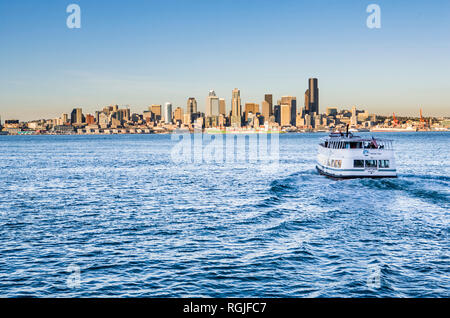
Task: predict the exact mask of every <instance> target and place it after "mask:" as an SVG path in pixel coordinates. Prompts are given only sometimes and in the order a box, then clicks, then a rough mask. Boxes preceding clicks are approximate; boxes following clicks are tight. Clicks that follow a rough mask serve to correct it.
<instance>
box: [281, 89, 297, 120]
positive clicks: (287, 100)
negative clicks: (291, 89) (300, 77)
mask: <svg viewBox="0 0 450 318" xmlns="http://www.w3.org/2000/svg"><path fill="white" fill-rule="evenodd" d="M280 105H289V111H290V112H291V115H290V125H292V126H295V118H296V116H297V98H296V97H294V96H283V97H281V100H280Z"/></svg>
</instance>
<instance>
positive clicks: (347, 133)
mask: <svg viewBox="0 0 450 318" xmlns="http://www.w3.org/2000/svg"><path fill="white" fill-rule="evenodd" d="M348 126H349V124H347V131H346V134H347V138H348Z"/></svg>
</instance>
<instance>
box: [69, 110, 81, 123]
mask: <svg viewBox="0 0 450 318" xmlns="http://www.w3.org/2000/svg"><path fill="white" fill-rule="evenodd" d="M70 123H71V124H72V125H73V124H75V125H81V124H82V123H83V110H82V109H81V108H74V109H73V110H72V113H71V114H70Z"/></svg>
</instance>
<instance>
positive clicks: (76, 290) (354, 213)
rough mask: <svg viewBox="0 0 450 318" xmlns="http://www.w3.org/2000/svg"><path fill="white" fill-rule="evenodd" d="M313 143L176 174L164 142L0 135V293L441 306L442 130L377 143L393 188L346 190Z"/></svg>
mask: <svg viewBox="0 0 450 318" xmlns="http://www.w3.org/2000/svg"><path fill="white" fill-rule="evenodd" d="M321 136H322V135H320V134H289V135H287V134H286V135H282V136H281V137H280V148H281V149H280V150H281V154H280V166H279V169H278V170H276V171H273V172H271V173H262V172H261V169H259V168H260V167H258V165H257V164H254V163H248V162H247V163H245V162H244V163H238V164H231V165H230V164H228V165H227V164H197V165H194V164H191V165H186V164H175V163H174V162H173V161H172V160H171V158H170V152H171V149H172V148H173V146H174V144H175V141H172V140H171V138H170V136H168V135H126V136H0V184H1V192H0V296H2V297H17V296H36V297H108V296H119V297H156V296H160V297H232V296H234V297H365V296H367V297H449V296H450V267H449V264H450V263H449V261H450V259H449V256H450V254H449V248H450V243H449V238H450V237H449V234H450V228H449V217H450V200H449V197H450V190H449V189H450V187H449V186H450V152H449V149H450V148H449V145H450V134H449V133H411V134H409V133H400V134H394V133H392V134H384V135H383V136H389V137H390V138H392V139H394V140H395V146H396V157H397V164H398V172H399V178H398V179H380V180H360V179H355V180H344V181H337V180H332V179H328V178H325V177H323V176H320V175H318V174H317V173H316V171H315V170H314V164H315V156H316V150H317V144H318V141H319V138H320V137H321ZM74 266H75V267H77V268H78V269H79V276H77V277H78V278H79V279H78V280H77V282H78V284H76V285H75V286H74V285H70V284H69V283H68V278H69V277H73V276H70V275H73V272H72V271H71V269H70V268H73V267H74ZM373 268H376V269H377V270H378V274H379V275H378V274H376V275H378V276H377V277H379V280H378V283H376V284H375V285H374V284H371V283H370V282H372V280H371V277H372V276H371V275H373V270H372V269H373ZM377 270H375V272H376V271H377ZM375 282H376V279H375Z"/></svg>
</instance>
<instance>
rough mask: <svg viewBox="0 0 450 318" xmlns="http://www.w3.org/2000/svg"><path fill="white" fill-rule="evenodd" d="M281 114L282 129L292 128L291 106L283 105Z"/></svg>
mask: <svg viewBox="0 0 450 318" xmlns="http://www.w3.org/2000/svg"><path fill="white" fill-rule="evenodd" d="M280 114H281V118H280V125H281V126H282V127H283V126H290V125H291V105H289V104H282V105H281V110H280Z"/></svg>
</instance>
